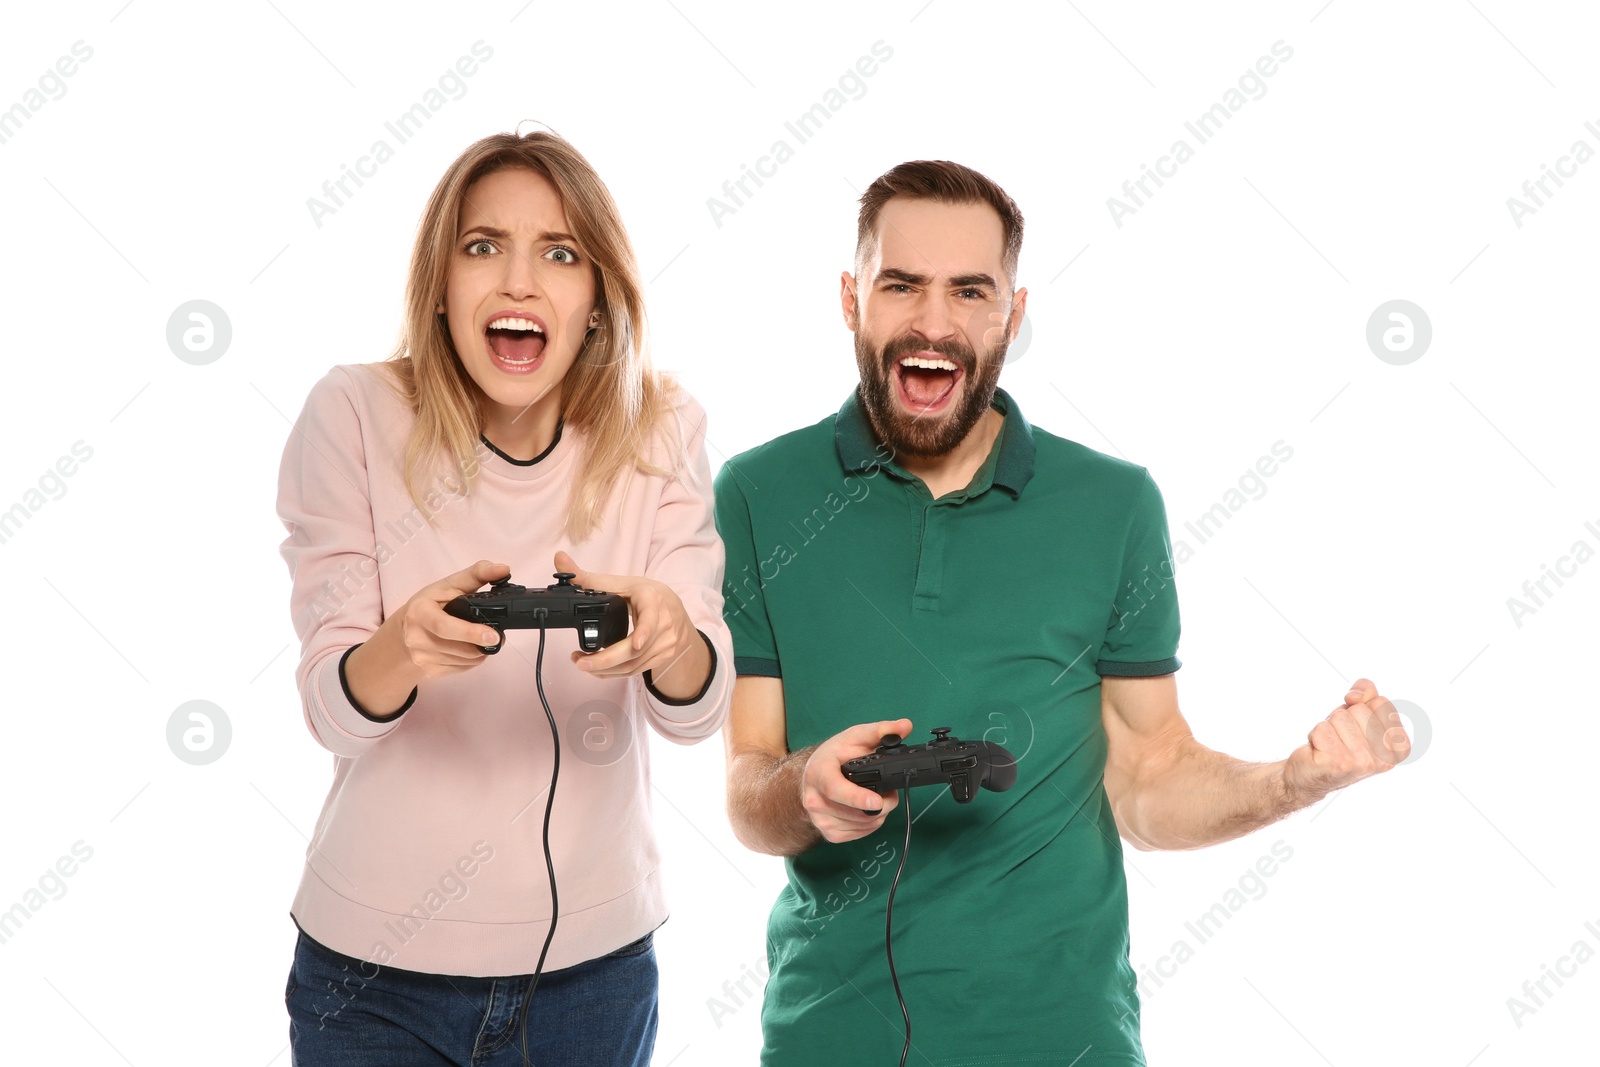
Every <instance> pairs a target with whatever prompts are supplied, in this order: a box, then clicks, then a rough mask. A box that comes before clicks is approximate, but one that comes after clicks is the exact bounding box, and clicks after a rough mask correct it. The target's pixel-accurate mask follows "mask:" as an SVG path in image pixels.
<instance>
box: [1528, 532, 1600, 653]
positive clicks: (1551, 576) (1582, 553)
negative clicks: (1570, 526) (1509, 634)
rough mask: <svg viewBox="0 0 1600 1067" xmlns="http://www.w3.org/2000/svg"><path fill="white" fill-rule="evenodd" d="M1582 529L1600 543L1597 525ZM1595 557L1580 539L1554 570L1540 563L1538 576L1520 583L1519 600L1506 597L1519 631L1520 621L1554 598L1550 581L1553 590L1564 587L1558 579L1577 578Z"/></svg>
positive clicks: (1590, 546)
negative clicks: (1579, 571) (1584, 565)
mask: <svg viewBox="0 0 1600 1067" xmlns="http://www.w3.org/2000/svg"><path fill="white" fill-rule="evenodd" d="M1583 528H1584V529H1585V530H1587V531H1589V533H1591V534H1593V535H1594V537H1595V540H1596V541H1597V542H1600V526H1597V525H1596V524H1595V523H1594V522H1592V521H1591V522H1586V523H1584V524H1583ZM1594 557H1595V550H1594V547H1593V546H1592V545H1590V544H1589V542H1588V541H1586V540H1584V539H1583V538H1581V537H1580V538H1578V539H1577V540H1576V541H1574V542H1572V548H1571V550H1570V551H1569V552H1568V553H1567V554H1566V555H1564V556H1558V557H1556V565H1555V566H1554V567H1551V566H1550V564H1548V563H1541V564H1539V569H1540V572H1541V573H1540V574H1539V577H1537V578H1529V579H1527V580H1526V581H1524V582H1523V583H1522V597H1515V596H1508V597H1506V610H1507V611H1509V612H1510V613H1511V621H1512V622H1514V623H1516V624H1517V629H1519V630H1520V629H1522V620H1523V619H1524V618H1525V617H1527V616H1529V615H1533V614H1536V613H1537V612H1538V610H1539V609H1540V608H1542V607H1545V606H1546V602H1547V601H1548V600H1549V599H1550V598H1551V597H1553V596H1555V590H1553V589H1551V588H1550V584H1551V583H1552V582H1553V583H1555V587H1556V589H1560V588H1561V587H1562V585H1564V584H1565V583H1564V582H1562V580H1561V579H1563V578H1573V577H1576V576H1577V573H1578V568H1579V567H1580V566H1582V565H1583V564H1585V563H1588V562H1589V561H1590V560H1591V559H1594ZM1541 594H1542V595H1541ZM1523 597H1525V598H1526V599H1523Z"/></svg>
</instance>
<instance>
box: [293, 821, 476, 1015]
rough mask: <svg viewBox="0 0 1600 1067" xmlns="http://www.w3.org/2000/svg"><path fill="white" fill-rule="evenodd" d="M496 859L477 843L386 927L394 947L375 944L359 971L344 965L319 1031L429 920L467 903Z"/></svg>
mask: <svg viewBox="0 0 1600 1067" xmlns="http://www.w3.org/2000/svg"><path fill="white" fill-rule="evenodd" d="M492 859H494V847H493V846H492V845H490V844H489V843H488V842H487V841H474V842H473V843H472V848H471V854H470V855H467V856H462V857H460V858H459V859H457V860H456V861H455V863H454V864H452V865H450V866H448V867H446V868H445V869H444V872H443V873H442V874H440V875H439V877H438V879H437V880H435V882H434V883H433V884H432V885H429V886H428V887H427V889H426V890H425V891H424V892H423V895H422V899H421V900H418V901H417V902H416V903H414V904H412V906H411V910H410V911H408V912H406V913H405V914H403V915H395V916H394V917H393V918H392V919H390V920H388V921H386V922H385V923H384V924H383V929H384V930H385V932H386V933H387V934H388V935H389V937H391V938H393V940H394V942H395V944H394V945H390V944H389V942H388V941H376V942H374V943H373V945H372V950H371V951H370V952H368V953H367V958H366V959H365V960H361V961H358V962H359V964H360V966H359V967H358V968H357V969H356V970H352V969H351V968H350V965H349V964H348V963H346V964H341V965H340V969H341V970H343V971H344V972H345V977H344V978H342V979H340V981H339V982H338V983H337V984H335V983H333V982H328V983H327V987H328V992H330V993H332V994H333V1000H334V1006H333V1008H332V1010H329V1011H323V1010H322V1008H321V1005H320V1003H319V1005H318V1007H317V1009H316V1011H317V1020H318V1029H322V1028H323V1027H326V1026H327V1025H328V1019H329V1018H331V1017H332V1016H335V1015H338V1014H339V1013H340V1012H341V1011H343V1010H344V1009H345V1006H346V1005H348V1004H351V1003H354V1002H355V1000H356V998H357V996H359V995H360V993H361V991H362V990H363V989H365V988H366V987H367V983H368V982H371V981H373V980H375V979H376V978H377V977H378V975H379V974H381V973H383V966H384V965H386V964H388V963H390V962H392V961H393V960H394V959H395V957H396V956H398V955H399V954H400V951H401V950H402V949H404V948H405V946H406V944H407V943H409V942H410V941H412V940H413V939H415V938H416V936H417V935H418V934H420V933H421V932H422V931H423V928H424V927H426V926H427V924H428V922H429V920H431V919H433V918H434V917H435V916H437V915H438V914H439V913H440V912H441V911H443V910H444V909H445V908H446V907H448V906H449V905H450V904H453V903H456V902H457V901H460V900H463V899H465V898H466V896H467V894H468V893H470V892H471V891H472V885H471V880H472V878H474V877H475V876H476V875H477V874H478V872H479V871H480V870H481V869H482V866H483V865H484V864H486V863H488V862H489V861H490V860H492ZM368 968H370V969H371V973H370V974H369V973H367V971H368ZM358 972H359V973H358ZM341 991H342V992H341Z"/></svg>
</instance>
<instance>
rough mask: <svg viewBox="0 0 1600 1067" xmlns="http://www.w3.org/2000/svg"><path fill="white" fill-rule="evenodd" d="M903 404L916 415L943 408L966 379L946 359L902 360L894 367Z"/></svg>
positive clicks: (940, 357)
mask: <svg viewBox="0 0 1600 1067" xmlns="http://www.w3.org/2000/svg"><path fill="white" fill-rule="evenodd" d="M894 373H895V378H896V381H897V382H898V384H899V392H900V399H901V401H902V402H903V403H904V404H905V405H906V406H907V407H909V408H911V409H912V410H914V411H931V410H935V409H937V408H940V407H942V406H943V405H944V404H945V402H946V401H948V400H949V399H950V397H951V396H952V395H953V394H954V393H955V389H956V386H957V385H958V384H959V383H960V382H961V379H962V377H963V376H964V374H963V372H962V370H961V367H960V365H959V364H957V363H956V362H955V361H954V360H950V359H945V358H944V357H943V356H922V355H908V356H901V357H900V359H899V360H898V361H897V362H896V364H895V370H894Z"/></svg>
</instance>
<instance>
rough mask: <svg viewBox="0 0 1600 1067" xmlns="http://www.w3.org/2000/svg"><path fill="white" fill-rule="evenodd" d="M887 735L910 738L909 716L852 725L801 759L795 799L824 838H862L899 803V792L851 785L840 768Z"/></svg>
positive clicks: (873, 749) (872, 749)
mask: <svg viewBox="0 0 1600 1067" xmlns="http://www.w3.org/2000/svg"><path fill="white" fill-rule="evenodd" d="M888 734H897V735H899V736H900V737H908V736H910V734H911V720H910V719H886V720H884V721H882V722H869V723H862V724H861V725H859V726H852V727H850V728H849V729H848V730H844V731H842V732H840V733H837V734H834V735H833V736H832V737H830V738H828V739H827V740H826V741H824V742H822V743H821V744H820V745H818V746H817V747H816V748H815V749H814V750H813V751H812V753H811V756H810V758H809V759H807V760H806V767H805V773H804V774H803V775H802V776H801V778H800V801H801V804H802V805H803V806H804V808H805V813H806V816H807V817H808V818H809V819H810V820H811V823H812V825H813V826H815V827H816V828H817V830H818V831H819V832H820V833H821V834H822V836H823V838H824V839H825V840H827V841H831V842H833V843H834V844H840V843H842V842H845V841H854V840H856V839H857V838H861V837H866V836H867V835H868V834H870V833H872V832H874V831H875V830H877V829H878V827H880V826H882V825H883V821H884V819H886V818H888V816H889V813H890V812H891V811H893V810H894V809H895V806H896V805H897V804H899V802H900V795H899V793H889V794H887V795H883V794H879V793H877V792H876V791H874V790H871V789H868V788H866V787H865V786H859V785H856V784H855V783H854V782H851V781H850V780H849V779H847V778H846V777H845V776H844V772H843V771H842V770H841V768H842V767H843V766H844V765H845V763H846V762H847V761H849V760H853V759H856V758H857V757H859V756H867V755H871V754H872V753H873V752H876V751H877V749H878V745H879V744H880V743H882V741H883V739H884V737H885V736H886V735H888Z"/></svg>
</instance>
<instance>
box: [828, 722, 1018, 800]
mask: <svg viewBox="0 0 1600 1067" xmlns="http://www.w3.org/2000/svg"><path fill="white" fill-rule="evenodd" d="M843 770H844V776H845V777H846V778H848V779H850V781H852V782H854V783H855V784H856V785H862V786H866V787H867V788H868V789H876V790H877V791H878V792H880V793H892V792H894V791H896V790H898V789H904V788H911V787H915V786H919V785H945V784H947V783H948V784H949V786H950V795H951V796H953V797H955V798H956V802H957V803H958V804H965V803H967V802H968V801H970V800H971V799H972V798H973V797H974V796H976V795H977V792H978V787H979V786H982V787H983V788H985V789H987V790H989V791H991V792H994V793H1003V792H1005V791H1006V790H1007V789H1010V788H1011V787H1012V786H1013V785H1016V784H1017V761H1016V758H1015V757H1014V756H1012V755H1011V753H1010V752H1008V751H1006V749H1005V748H1004V747H1002V746H1000V745H997V744H995V743H994V742H993V741H962V740H959V739H958V738H954V737H951V736H950V727H948V726H939V727H935V728H934V731H933V740H932V741H929V742H927V743H925V744H921V745H906V744H902V743H901V740H900V738H899V736H898V735H896V734H889V735H888V736H886V737H885V738H884V739H883V743H882V744H880V745H879V746H878V750H877V751H876V752H874V753H872V754H871V755H870V756H861V757H858V758H857V759H853V760H850V761H848V762H847V763H845V765H844V767H843Z"/></svg>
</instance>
